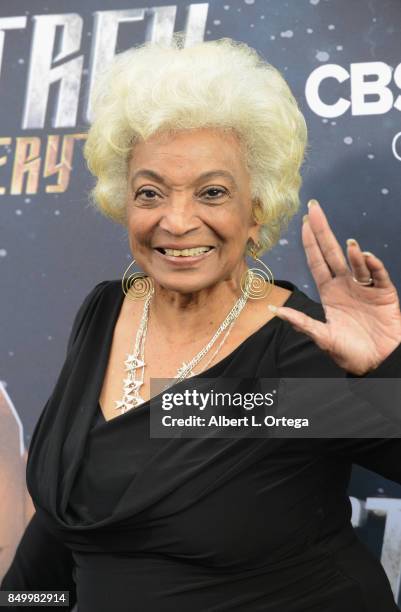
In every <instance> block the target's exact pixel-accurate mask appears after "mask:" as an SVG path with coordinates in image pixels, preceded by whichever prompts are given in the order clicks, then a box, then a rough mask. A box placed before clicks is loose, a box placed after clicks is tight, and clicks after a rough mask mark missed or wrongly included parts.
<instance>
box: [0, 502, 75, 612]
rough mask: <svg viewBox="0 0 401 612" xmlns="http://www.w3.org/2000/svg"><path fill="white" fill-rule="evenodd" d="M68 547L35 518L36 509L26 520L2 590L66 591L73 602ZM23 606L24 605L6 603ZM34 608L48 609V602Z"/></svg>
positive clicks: (70, 608) (0, 588)
mask: <svg viewBox="0 0 401 612" xmlns="http://www.w3.org/2000/svg"><path fill="white" fill-rule="evenodd" d="M73 568H74V563H73V558H72V554H71V551H70V550H69V549H68V548H66V547H65V546H64V544H63V543H62V542H60V541H59V540H58V539H57V538H56V537H55V536H54V535H52V534H51V533H50V532H49V531H48V530H47V529H46V528H45V527H44V526H43V524H42V523H41V522H40V521H39V519H38V517H37V515H36V513H35V514H34V515H33V516H32V518H31V520H30V521H29V523H28V525H27V527H26V529H25V531H24V534H23V536H22V538H21V540H20V543H19V545H18V547H17V550H16V553H15V555H14V559H13V561H12V563H11V565H10V567H9V569H8V571H7V572H6V574H5V576H4V577H3V580H2V582H1V584H0V590H2V591H69V592H70V597H69V607H68V610H72V608H73V607H74V605H75V603H76V590H75V583H74V580H73ZM7 608H9V609H10V610H20V609H21V610H25V609H26V608H25V607H22V606H21V607H19V606H18V607H15V606H13V607H8V606H7ZM36 609H39V610H49V606H38V607H37V608H36Z"/></svg>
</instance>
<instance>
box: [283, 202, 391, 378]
mask: <svg viewBox="0 0 401 612" xmlns="http://www.w3.org/2000/svg"><path fill="white" fill-rule="evenodd" d="M302 242H303V245H304V249H305V253H306V259H307V262H308V265H309V268H310V271H311V273H312V276H313V278H314V280H315V283H316V286H317V289H318V291H319V294H320V300H321V303H322V306H323V308H324V311H325V317H326V322H325V323H322V322H321V321H317V320H316V319H313V318H311V317H309V316H308V315H306V314H304V313H302V312H300V311H299V310H295V309H293V308H288V307H286V306H281V307H279V308H277V310H274V312H275V314H276V315H277V316H278V317H280V318H282V319H284V320H287V321H288V322H289V323H291V324H292V325H293V327H294V328H295V329H296V330H297V331H300V332H303V333H305V334H307V335H308V336H310V337H311V338H312V340H314V342H316V344H317V345H318V346H319V347H320V348H321V349H323V350H324V351H326V352H328V353H329V355H330V356H331V357H332V358H333V359H334V361H335V362H336V363H337V364H338V365H339V366H340V367H342V368H344V369H345V370H346V371H347V372H350V373H351V374H356V375H359V376H361V375H363V374H366V373H367V372H369V371H370V370H373V369H375V368H376V367H377V366H378V365H380V364H381V362H382V361H383V360H384V359H385V358H386V357H387V356H388V355H389V354H390V353H391V352H392V351H393V350H394V349H395V348H396V347H397V346H398V345H399V344H400V342H401V311H400V302H399V299H398V295H397V290H396V288H395V287H394V285H393V283H392V282H391V279H390V277H389V274H388V272H387V270H386V268H385V267H384V265H383V263H382V262H381V261H380V259H378V258H377V257H375V256H374V255H372V254H371V253H369V252H362V251H361V249H360V248H359V245H358V243H357V242H356V241H355V240H352V239H350V240H348V241H347V256H348V260H349V263H350V266H351V269H350V268H349V266H348V264H347V261H346V259H345V256H344V253H343V251H342V249H341V247H340V245H339V243H338V241H337V239H336V237H335V235H334V233H333V232H332V230H331V228H330V225H329V223H328V221H327V218H326V215H325V214H324V212H323V210H322V208H321V207H320V205H319V204H318V203H317V202H316V200H311V202H310V203H309V214H308V215H305V217H304V223H303V227H302ZM353 277H354V278H355V279H357V280H358V281H366V280H367V279H369V278H371V279H372V282H373V284H372V285H362V284H359V283H358V282H356V281H355V280H354V278H353Z"/></svg>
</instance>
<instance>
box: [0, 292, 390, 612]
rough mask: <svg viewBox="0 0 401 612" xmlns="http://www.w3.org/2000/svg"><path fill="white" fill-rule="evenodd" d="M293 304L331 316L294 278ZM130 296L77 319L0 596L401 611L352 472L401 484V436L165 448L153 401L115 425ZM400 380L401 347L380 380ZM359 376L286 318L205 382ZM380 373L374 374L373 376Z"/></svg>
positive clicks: (81, 606)
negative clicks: (153, 428)
mask: <svg viewBox="0 0 401 612" xmlns="http://www.w3.org/2000/svg"><path fill="white" fill-rule="evenodd" d="M277 284H279V285H280V286H283V287H286V288H289V289H291V290H292V294H291V296H290V297H289V298H288V300H287V302H286V305H287V306H291V307H293V308H296V309H299V310H302V311H304V312H306V313H308V314H309V315H311V316H313V317H315V318H319V319H320V320H324V313H323V309H322V307H321V305H320V304H318V303H316V302H314V301H312V300H311V299H310V298H308V297H307V296H306V295H305V294H304V293H303V292H302V291H300V290H298V289H297V288H296V287H295V286H294V285H293V284H292V283H289V282H286V281H278V282H277ZM122 300H123V294H122V292H121V284H120V281H104V282H102V283H100V284H99V285H97V286H96V287H95V288H94V289H93V290H92V291H91V293H90V294H89V295H88V296H87V298H86V299H85V301H84V303H83V304H82V306H81V308H80V310H79V311H78V314H77V316H76V318H75V321H74V325H73V329H72V333H71V337H70V340H69V345H68V351H67V358H66V362H65V364H64V366H63V369H62V371H61V373H60V377H59V379H58V381H57V384H56V386H55V389H54V391H53V394H52V396H51V397H50V398H49V400H48V402H47V404H46V406H45V408H44V410H43V412H42V414H41V417H40V419H39V421H38V424H37V426H36V428H35V431H34V434H33V437H32V441H31V446H30V449H29V458H28V465H27V484H28V489H29V491H30V494H31V496H32V499H33V501H34V504H35V508H36V513H35V515H34V517H33V518H32V520H31V522H30V524H29V525H28V527H27V529H26V532H25V534H24V536H23V538H22V540H21V543H20V545H19V547H18V550H17V553H16V556H15V558H14V561H13V563H12V565H11V567H10V569H9V571H8V573H7V574H6V576H5V577H4V580H3V582H2V584H1V588H2V589H5V590H13V589H15V590H16V589H24V588H26V589H47V590H50V589H56V588H57V589H68V590H70V592H71V595H70V601H71V606H70V607H72V604H73V603H74V602H75V598H77V602H78V611H79V612H111V611H113V612H145V611H146V612H188V611H191V612H233V611H239V612H348V611H351V610H352V612H395V611H396V610H398V608H397V606H396V604H395V602H394V599H393V596H392V593H391V590H390V586H389V583H388V580H387V577H386V575H385V572H384V570H383V569H382V566H381V565H380V563H379V561H378V560H376V559H375V558H374V557H373V555H372V554H371V553H370V552H369V551H368V550H367V548H366V547H365V546H364V545H363V544H362V543H361V542H360V541H359V539H358V538H357V536H356V534H355V532H354V530H353V528H352V526H351V524H350V518H351V506H350V502H349V498H348V495H347V487H348V483H349V478H350V472H351V466H352V463H357V464H360V465H362V466H364V467H366V468H368V469H371V470H374V471H376V472H377V473H379V474H381V475H383V476H385V477H387V478H390V479H393V480H394V481H396V482H399V483H401V439H400V433H399V432H398V433H397V437H391V436H390V437H387V438H384V437H380V438H377V437H375V438H370V439H364V438H331V439H327V438H326V439H323V438H322V439H314V438H312V439H307V438H299V439H286V438H281V439H280V438H276V439H264V438H252V439H250V438H213V437H208V436H205V437H204V438H199V439H195V438H179V439H177V438H167V439H162V438H154V437H150V435H149V402H145V403H144V404H142V405H141V406H139V407H138V408H136V409H134V410H132V411H129V412H127V413H125V414H122V415H120V416H118V417H115V418H114V419H112V420H110V421H105V419H104V417H103V416H102V415H101V413H100V408H99V404H98V398H99V394H100V390H101V385H102V382H103V378H104V373H105V368H106V364H107V360H108V355H109V351H110V347H111V341H112V335H113V330H114V325H115V322H116V320H117V317H118V314H119V311H120V308H121V305H122ZM400 375H401V344H400V345H399V346H398V347H397V348H396V349H395V350H394V351H393V353H392V354H391V355H390V356H389V357H388V358H387V359H386V360H385V362H383V364H381V365H380V366H379V368H377V369H376V370H374V371H373V372H372V373H371V374H369V375H368V377H370V378H372V379H373V378H375V377H397V378H399V377H400ZM277 376H282V377H302V376H309V377H327V378H333V377H343V378H344V377H347V374H346V373H345V372H344V371H343V370H341V369H340V368H338V367H337V366H336V365H335V364H334V362H333V361H332V360H331V359H330V358H329V357H328V356H327V355H326V354H325V353H323V352H322V351H321V350H320V349H319V348H318V347H317V346H316V345H315V344H314V343H313V342H312V341H311V340H310V339H309V338H308V337H306V336H305V335H304V334H302V333H298V332H296V331H294V330H293V328H292V327H291V326H290V325H289V324H287V323H285V322H284V321H282V320H280V319H279V318H278V317H275V318H273V319H272V320H270V321H268V322H267V323H266V324H265V325H263V326H262V327H261V328H260V329H259V330H257V331H256V332H255V333H253V334H252V335H251V336H249V337H248V338H247V339H246V340H245V341H244V342H242V343H241V344H240V345H239V346H238V347H237V348H236V349H235V350H234V351H233V352H232V353H231V354H230V355H228V356H227V357H225V358H224V359H222V361H220V362H219V363H216V364H215V365H214V366H212V367H211V368H209V369H208V370H206V371H205V372H203V373H202V374H200V375H199V378H200V379H201V378H202V377H208V378H213V377H215V378H218V377H231V378H237V377H252V378H255V379H257V378H258V377H272V378H273V377H277ZM364 378H367V377H364Z"/></svg>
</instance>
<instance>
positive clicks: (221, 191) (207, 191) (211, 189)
mask: <svg viewBox="0 0 401 612" xmlns="http://www.w3.org/2000/svg"><path fill="white" fill-rule="evenodd" d="M216 191H217V192H220V194H223V195H224V194H227V191H226V190H225V189H221V188H220V187H209V188H208V189H206V191H204V192H203V194H202V195H204V194H206V193H210V192H214V194H216ZM216 197H219V196H216V195H212V198H206V199H207V200H209V199H215V198H216Z"/></svg>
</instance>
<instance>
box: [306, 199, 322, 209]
mask: <svg viewBox="0 0 401 612" xmlns="http://www.w3.org/2000/svg"><path fill="white" fill-rule="evenodd" d="M317 204H319V202H318V201H317V200H309V202H308V208H310V207H311V206H316V205H317Z"/></svg>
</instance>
